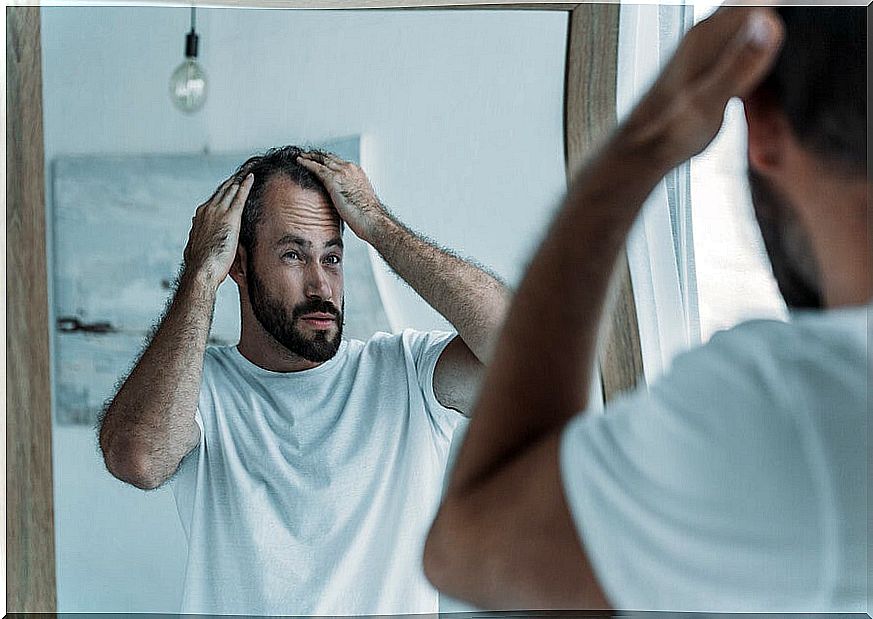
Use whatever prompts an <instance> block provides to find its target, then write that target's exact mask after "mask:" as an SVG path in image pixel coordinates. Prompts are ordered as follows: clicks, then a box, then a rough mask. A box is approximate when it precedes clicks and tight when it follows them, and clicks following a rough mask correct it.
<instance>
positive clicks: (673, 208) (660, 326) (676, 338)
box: [616, 4, 700, 383]
mask: <svg viewBox="0 0 873 619" xmlns="http://www.w3.org/2000/svg"><path fill="white" fill-rule="evenodd" d="M692 17H693V15H692V7H685V6H658V5H626V4H623V5H622V7H621V18H620V23H619V46H618V77H617V79H618V83H617V88H616V99H617V100H616V110H617V114H618V119H619V122H621V121H622V119H623V118H624V117H625V116H626V115H627V114H628V113H629V112H630V111H631V110H632V109H633V106H634V105H635V104H636V102H637V101H638V100H639V99H640V97H642V95H644V94H645V92H646V91H647V90H648V88H649V86H650V85H651V83H652V81H653V80H654V78H655V77H656V76H657V74H658V72H659V70H660V68H661V67H662V66H663V64H664V63H666V62H667V61H668V60H669V58H670V56H671V55H672V53H673V51H674V50H675V48H676V45H677V44H678V42H679V41H680V40H681V38H682V35H683V34H684V32H685V31H686V30H687V28H688V27H690V25H691V23H692ZM690 195H691V192H690V174H689V166H688V164H683V165H682V166H680V167H678V168H676V169H675V170H673V171H671V172H670V174H668V175H667V176H666V177H665V178H664V179H663V180H662V181H661V182H660V183H659V184H658V185H657V187H656V188H655V190H654V191H653V192H652V194H651V195H650V196H649V198H648V200H647V201H646V203H645V205H644V206H643V209H642V213H641V215H640V217H639V219H638V220H637V222H636V224H635V225H634V227H633V229H632V230H631V233H630V236H629V238H628V244H627V252H628V262H629V265H630V272H631V282H632V283H633V289H634V300H635V302H636V310H637V318H638V321H639V329H640V346H641V349H642V356H643V369H644V372H645V378H646V382H647V383H651V382H652V381H653V380H654V379H656V378H657V377H658V376H659V375H660V374H661V373H663V372H664V371H665V370H666V369H667V368H668V367H669V364H670V362H671V360H672V359H673V357H674V356H675V355H676V354H678V353H679V352H681V351H682V350H684V349H686V348H688V347H689V346H691V345H693V344H695V343H697V342H698V341H699V332H700V326H699V323H700V320H699V317H698V311H697V286H696V278H695V274H694V251H693V243H692V236H691V235H692V226H691V200H690Z"/></svg>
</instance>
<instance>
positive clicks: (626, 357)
mask: <svg viewBox="0 0 873 619" xmlns="http://www.w3.org/2000/svg"><path fill="white" fill-rule="evenodd" d="M619 11H620V7H619V6H618V5H616V4H580V5H579V6H577V7H576V8H575V9H574V10H573V12H572V13H570V23H569V27H568V40H567V69H566V71H567V77H566V86H565V87H566V91H565V107H564V132H565V142H564V148H565V156H566V162H567V177H568V179H569V178H571V177H572V175H573V172H574V171H576V170H578V169H579V167H580V166H581V165H582V164H583V162H584V161H585V160H586V159H587V158H588V157H589V156H590V155H591V154H592V152H593V151H594V150H595V149H596V148H597V146H598V144H599V143H600V142H601V141H602V140H603V139H604V138H605V137H606V136H607V135H608V134H609V132H610V131H611V130H612V129H613V128H614V127H615V124H616V112H615V94H616V71H617V65H618V23H619ZM605 316H606V324H605V325H604V330H603V334H602V341H601V348H600V352H599V358H600V370H601V380H602V386H603V396H604V401H606V402H609V401H610V400H612V399H613V398H615V397H616V396H617V395H618V394H620V393H622V392H625V391H630V390H632V389H634V388H635V387H636V386H637V385H638V384H640V382H641V381H642V376H643V358H642V351H641V349H640V335H639V325H638V323H637V314H636V305H635V304H634V296H633V288H632V286H631V279H630V270H629V268H628V263H627V256H626V254H625V253H624V252H622V256H621V259H620V260H619V264H618V265H616V270H615V274H614V278H613V284H612V287H611V292H610V295H609V300H608V303H607V306H606V313H605Z"/></svg>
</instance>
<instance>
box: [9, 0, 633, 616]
mask: <svg viewBox="0 0 873 619" xmlns="http://www.w3.org/2000/svg"><path fill="white" fill-rule="evenodd" d="M168 4H169V3H168ZM253 4H258V5H261V6H265V5H266V6H270V7H271V8H272V7H276V8H280V7H285V8H295V9H406V10H409V9H412V10H415V9H477V10H479V9H493V10H519V9H532V10H553V11H564V12H567V13H568V18H569V22H568V28H567V48H566V49H567V55H566V58H567V60H566V65H565V82H564V85H565V86H564V88H565V89H564V154H565V162H566V171H567V177H568V181H569V179H570V178H571V176H572V172H573V171H574V170H576V169H578V168H579V167H580V165H581V164H582V163H583V162H584V161H585V159H586V158H587V157H588V156H589V154H590V153H591V151H592V149H594V148H595V147H596V146H597V144H598V143H599V142H600V140H602V139H603V138H604V137H605V136H606V135H607V134H608V133H609V131H610V130H611V129H612V128H613V127H614V126H615V124H616V110H615V100H616V97H615V93H616V68H617V61H618V24H619V11H620V6H619V5H618V4H616V3H609V4H589V3H579V2H561V1H560V0H559V1H557V2H556V1H554V0H552V1H549V2H541V3H540V2H524V3H518V2H501V1H500V0H486V1H477V0H406V1H402V0H393V1H392V0H358V1H356V2H346V1H344V0H294V1H292V0H278V1H275V2H269V3H265V2H258V3H253ZM209 6H228V7H236V8H239V6H240V5H239V2H238V1H237V0H218V1H217V2H216V1H213V2H210V4H209ZM6 86H7V95H6V96H7V118H6V172H7V185H6V188H7V189H6V190H7V195H6V199H7V203H6V230H7V238H6V242H7V245H6V273H7V293H6V295H7V296H6V303H7V309H6V329H7V334H6V338H7V339H6V363H7V367H6V371H7V373H6V424H7V425H6V433H7V434H6V437H7V438H6V493H7V494H6V611H7V612H14V613H19V612H48V613H55V612H57V598H56V588H55V549H54V539H55V538H54V516H53V500H52V497H53V487H52V451H51V446H52V413H51V395H50V388H51V382H50V381H51V374H50V371H51V360H50V357H49V337H50V336H49V324H48V298H47V280H46V277H47V269H46V238H45V195H44V193H45V192H44V173H45V171H44V151H43V125H42V122H43V119H42V74H41V48H40V19H39V6H38V5H36V6H13V7H6ZM622 256H623V259H622V260H621V262H620V263H619V265H618V268H617V269H616V275H615V278H614V284H613V288H612V292H611V296H610V305H609V308H608V310H607V314H606V315H607V316H608V319H607V321H606V324H605V325H604V328H605V330H604V333H603V336H602V337H603V340H602V345H601V352H600V354H599V361H600V369H601V383H602V387H603V395H604V400H605V401H609V400H611V399H613V398H614V397H615V396H616V395H618V394H619V393H621V392H624V391H628V390H631V389H633V388H634V387H636V386H637V385H638V384H640V383H641V382H642V380H643V379H642V354H641V350H640V338H639V327H638V324H637V316H636V307H635V304H634V298H633V290H632V288H631V281H630V271H629V269H628V264H627V259H626V256H625V255H624V254H622Z"/></svg>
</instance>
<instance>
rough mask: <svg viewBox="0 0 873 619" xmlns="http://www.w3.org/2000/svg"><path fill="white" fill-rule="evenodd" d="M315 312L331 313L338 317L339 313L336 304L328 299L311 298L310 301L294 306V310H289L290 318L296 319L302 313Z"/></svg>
mask: <svg viewBox="0 0 873 619" xmlns="http://www.w3.org/2000/svg"><path fill="white" fill-rule="evenodd" d="M315 312H323V313H325V314H333V315H334V316H336V317H337V318H339V315H340V311H339V309H337V306H336V305H334V304H333V303H331V302H330V301H323V300H322V301H319V300H317V299H313V300H311V301H307V302H306V303H301V304H300V305H298V306H297V307H295V308H294V311H293V312H291V319H292V320H297V319H298V318H300V317H301V316H303V315H304V314H312V313H315Z"/></svg>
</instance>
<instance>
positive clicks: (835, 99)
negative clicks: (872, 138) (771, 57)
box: [761, 6, 867, 172]
mask: <svg viewBox="0 0 873 619" xmlns="http://www.w3.org/2000/svg"><path fill="white" fill-rule="evenodd" d="M777 12H778V14H779V17H780V18H781V19H782V21H783V22H784V24H785V39H784V42H783V46H782V49H781V51H780V53H779V55H778V57H777V59H776V61H775V64H774V66H773V69H772V71H771V72H770V74H769V76H768V77H767V78H766V79H765V81H764V82H763V84H762V86H761V89H762V92H764V93H766V95H768V96H771V97H773V99H774V100H775V102H776V104H777V106H778V107H779V108H780V109H781V110H782V111H783V112H784V113H785V115H786V116H787V118H788V122H789V124H790V126H791V128H792V130H793V131H794V133H795V135H796V136H797V138H798V140H799V141H800V143H801V144H802V145H803V146H805V147H806V148H808V149H809V150H810V151H812V152H813V153H815V154H816V155H818V156H820V157H822V158H823V159H825V160H829V161H832V162H834V163H836V164H838V165H839V166H840V167H843V168H847V169H848V170H851V171H853V172H854V171H859V172H860V171H866V167H867V21H866V20H867V17H866V7H862V6H857V7H846V6H839V7H837V6H833V7H821V6H820V7H796V6H794V7H779V8H778V9H777Z"/></svg>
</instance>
